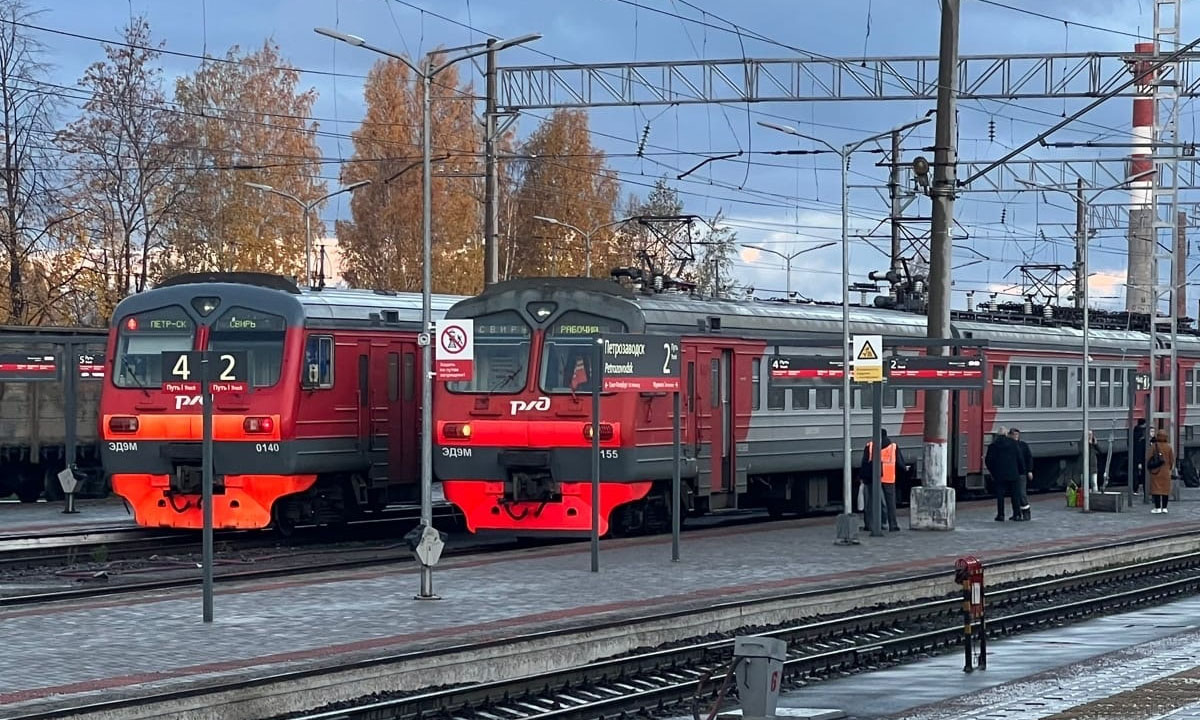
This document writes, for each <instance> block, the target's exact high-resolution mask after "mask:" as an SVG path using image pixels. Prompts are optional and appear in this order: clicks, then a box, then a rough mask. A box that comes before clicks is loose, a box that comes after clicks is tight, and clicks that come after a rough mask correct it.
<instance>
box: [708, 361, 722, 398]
mask: <svg viewBox="0 0 1200 720" xmlns="http://www.w3.org/2000/svg"><path fill="white" fill-rule="evenodd" d="M708 389H709V392H711V393H712V400H711V402H712V406H713V407H721V361H720V360H718V359H716V358H713V359H712V360H709V361H708Z"/></svg>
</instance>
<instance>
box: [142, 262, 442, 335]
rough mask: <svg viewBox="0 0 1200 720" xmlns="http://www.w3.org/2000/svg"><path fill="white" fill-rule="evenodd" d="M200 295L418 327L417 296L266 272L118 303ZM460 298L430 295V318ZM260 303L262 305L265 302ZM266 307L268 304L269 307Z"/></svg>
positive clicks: (193, 282) (175, 286) (294, 315)
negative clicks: (309, 284) (306, 285)
mask: <svg viewBox="0 0 1200 720" xmlns="http://www.w3.org/2000/svg"><path fill="white" fill-rule="evenodd" d="M203 295H216V296H218V297H221V298H228V299H229V300H230V302H231V303H236V304H239V305H249V306H250V307H253V308H256V309H260V310H270V309H271V308H276V311H277V312H283V313H284V314H285V315H287V316H288V321H289V322H290V323H293V324H296V323H301V322H302V323H303V324H305V325H306V326H313V327H336V326H365V325H374V324H378V323H381V322H382V323H386V324H388V325H392V326H396V325H399V326H401V327H411V328H412V329H414V330H415V329H419V328H420V322H421V294H420V293H412V292H391V291H384V290H343V289H336V288H323V289H301V288H300V287H298V286H297V285H296V283H295V282H293V281H292V280H290V279H288V278H284V277H281V276H278V275H271V274H269V273H255V272H229V273H224V272H205V273H186V274H183V275H177V276H174V277H171V278H168V279H167V280H164V281H163V282H161V283H159V284H158V285H157V286H156V287H155V288H154V289H152V290H149V291H147V292H143V293H139V294H137V295H131V296H129V297H127V298H126V299H125V300H123V301H122V302H121V304H120V305H119V306H118V310H119V311H121V312H126V313H127V312H139V311H144V310H147V309H151V308H155V307H160V306H161V304H162V303H164V302H167V303H178V304H181V305H183V306H185V307H187V306H188V304H189V302H188V301H190V299H191V298H193V297H197V296H203ZM462 299H463V297H462V296H457V295H441V294H435V295H432V296H431V298H430V301H431V302H430V306H431V310H432V315H433V318H434V319H437V318H439V317H440V316H442V315H443V314H444V313H445V311H446V310H447V309H448V308H449V307H450V306H452V305H453V304H455V303H456V302H458V301H460V300H462ZM264 304H265V305H264ZM268 306H269V307H268Z"/></svg>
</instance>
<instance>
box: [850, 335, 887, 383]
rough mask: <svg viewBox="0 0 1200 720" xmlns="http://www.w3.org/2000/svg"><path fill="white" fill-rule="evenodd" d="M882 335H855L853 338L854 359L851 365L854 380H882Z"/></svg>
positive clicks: (868, 381)
mask: <svg viewBox="0 0 1200 720" xmlns="http://www.w3.org/2000/svg"><path fill="white" fill-rule="evenodd" d="M881 350H883V337H882V336H881V335H855V336H854V340H853V351H854V361H853V365H852V367H851V373H852V377H853V379H854V382H867V383H870V382H883V356H882V355H881V354H880V351H881Z"/></svg>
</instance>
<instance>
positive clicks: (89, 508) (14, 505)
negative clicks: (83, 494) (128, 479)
mask: <svg viewBox="0 0 1200 720" xmlns="http://www.w3.org/2000/svg"><path fill="white" fill-rule="evenodd" d="M65 507H66V505H65V504H64V503H62V502H45V501H39V502H36V503H21V502H16V501H15V500H14V501H12V502H9V501H7V500H4V501H0V537H3V536H4V535H27V534H33V533H49V532H53V531H55V530H59V529H76V528H83V527H91V526H97V527H101V526H102V527H134V522H133V511H132V510H130V509H128V508H127V507H126V505H125V501H124V500H122V499H121V497H120V496H117V495H110V496H109V497H106V498H96V499H87V500H76V501H75V509H76V510H78V511H79V512H77V513H74V514H70V515H67V514H64V513H63V509H64V508H65Z"/></svg>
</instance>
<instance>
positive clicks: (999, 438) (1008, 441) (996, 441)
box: [983, 426, 1025, 522]
mask: <svg viewBox="0 0 1200 720" xmlns="http://www.w3.org/2000/svg"><path fill="white" fill-rule="evenodd" d="M983 464H984V465H985V466H986V467H987V470H988V473H990V474H991V476H992V489H993V490H994V491H995V493H996V522H1004V497H1005V496H1006V495H1008V493H1009V488H1011V487H1012V486H1013V485H1015V484H1016V482H1017V479H1018V478H1019V477H1020V476H1021V475H1022V474H1024V472H1025V466H1024V464H1023V463H1022V462H1021V448H1020V447H1018V446H1017V443H1016V442H1015V441H1014V440H1013V439H1012V438H1011V437H1009V435H1008V431H1007V430H1006V429H1005V428H1004V426H1000V428H999V429H998V430H997V431H996V435H995V437H993V438H992V442H991V444H989V445H988V449H987V455H986V456H985V457H984V460H983Z"/></svg>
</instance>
